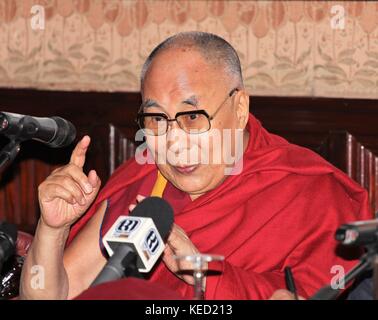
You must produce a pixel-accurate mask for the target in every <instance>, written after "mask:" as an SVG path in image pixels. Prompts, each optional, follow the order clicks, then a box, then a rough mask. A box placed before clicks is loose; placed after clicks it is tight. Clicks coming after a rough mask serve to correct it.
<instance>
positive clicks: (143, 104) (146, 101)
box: [140, 99, 160, 109]
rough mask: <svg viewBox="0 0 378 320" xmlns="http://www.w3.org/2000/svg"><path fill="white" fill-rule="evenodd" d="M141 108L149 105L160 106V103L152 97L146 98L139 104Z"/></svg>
mask: <svg viewBox="0 0 378 320" xmlns="http://www.w3.org/2000/svg"><path fill="white" fill-rule="evenodd" d="M140 107H141V109H143V108H150V107H160V105H159V104H158V103H157V102H156V101H155V100H153V99H146V100H145V101H143V102H142V105H141V106H140Z"/></svg>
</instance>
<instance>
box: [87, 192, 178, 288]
mask: <svg viewBox="0 0 378 320" xmlns="http://www.w3.org/2000/svg"><path fill="white" fill-rule="evenodd" d="M172 224H173V209H172V207H171V206H170V205H169V203H168V202H166V201H165V200H163V199H161V198H158V197H149V198H146V199H144V200H143V201H142V202H140V203H139V204H138V205H137V206H136V207H135V209H134V210H133V211H132V212H131V213H130V215H129V216H120V217H119V218H118V219H117V221H116V222H115V223H114V224H113V226H112V227H111V228H110V229H109V231H108V232H107V233H106V235H105V236H104V239H103V244H104V246H105V249H106V251H107V252H108V254H109V256H110V258H109V260H108V261H107V263H106V265H105V267H104V268H103V269H102V271H101V272H100V273H99V275H98V276H97V278H96V279H95V280H94V282H93V283H92V285H91V286H96V285H98V284H101V283H104V282H109V281H113V280H118V279H120V278H122V277H123V276H124V275H125V272H126V271H127V270H132V271H133V270H136V269H138V270H139V272H144V273H146V272H149V271H150V270H151V269H152V267H153V266H154V265H155V263H156V261H157V260H158V259H159V257H160V255H161V254H162V253H163V251H164V248H165V245H164V240H165V239H166V238H167V236H168V234H169V232H170V230H171V228H172Z"/></svg>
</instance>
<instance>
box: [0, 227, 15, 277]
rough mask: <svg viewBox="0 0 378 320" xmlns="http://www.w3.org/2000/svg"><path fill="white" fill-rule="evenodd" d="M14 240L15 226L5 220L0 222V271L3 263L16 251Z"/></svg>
mask: <svg viewBox="0 0 378 320" xmlns="http://www.w3.org/2000/svg"><path fill="white" fill-rule="evenodd" d="M16 241H17V228H16V226H15V225H13V224H10V223H7V222H0V271H1V268H2V266H3V263H4V262H5V261H7V260H8V259H9V258H10V257H11V256H12V255H13V254H14V253H15V252H16Z"/></svg>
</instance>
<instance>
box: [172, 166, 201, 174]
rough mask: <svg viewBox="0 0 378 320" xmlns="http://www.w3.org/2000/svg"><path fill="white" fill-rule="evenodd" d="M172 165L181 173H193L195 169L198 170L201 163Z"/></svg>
mask: <svg viewBox="0 0 378 320" xmlns="http://www.w3.org/2000/svg"><path fill="white" fill-rule="evenodd" d="M172 167H173V168H174V169H175V170H176V171H178V172H179V173H181V174H191V173H192V172H194V170H196V169H197V168H198V167H199V165H198V164H194V165H190V166H172Z"/></svg>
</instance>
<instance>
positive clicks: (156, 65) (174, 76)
mask: <svg viewBox="0 0 378 320" xmlns="http://www.w3.org/2000/svg"><path fill="white" fill-rule="evenodd" d="M221 69H222V68H216V66H215V65H214V64H211V63H209V62H208V61H206V60H205V58H204V57H203V56H202V55H201V54H200V53H199V52H198V51H196V50H193V49H187V48H177V49H169V50H166V51H164V52H162V53H159V54H158V55H157V56H156V57H155V58H154V59H153V61H152V63H151V65H150V66H149V68H148V70H147V72H146V75H145V79H144V85H143V92H142V96H143V100H145V99H155V100H158V101H159V102H160V103H162V104H166V105H167V104H171V103H175V102H177V101H176V100H182V99H183V98H187V97H190V96H194V95H195V96H196V97H202V98H205V97H208V96H212V95H213V94H214V92H215V91H217V90H219V88H220V86H222V83H224V81H222V78H223V76H222V71H221Z"/></svg>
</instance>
